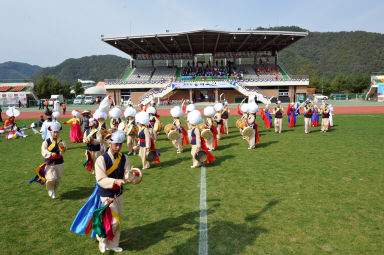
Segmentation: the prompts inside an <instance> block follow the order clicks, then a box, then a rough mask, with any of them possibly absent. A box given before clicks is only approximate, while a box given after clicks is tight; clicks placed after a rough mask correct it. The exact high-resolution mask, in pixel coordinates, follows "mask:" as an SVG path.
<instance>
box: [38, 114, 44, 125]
mask: <svg viewBox="0 0 384 255" xmlns="http://www.w3.org/2000/svg"><path fill="white" fill-rule="evenodd" d="M44 121H45V119H44V116H43V115H40V120H39V127H42V126H43V123H44Z"/></svg>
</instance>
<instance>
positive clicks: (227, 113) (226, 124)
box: [221, 101, 229, 135]
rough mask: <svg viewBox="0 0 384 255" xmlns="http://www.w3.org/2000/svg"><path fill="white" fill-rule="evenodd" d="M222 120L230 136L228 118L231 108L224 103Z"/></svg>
mask: <svg viewBox="0 0 384 255" xmlns="http://www.w3.org/2000/svg"><path fill="white" fill-rule="evenodd" d="M221 118H222V119H223V125H224V129H225V132H226V134H227V135H228V130H229V129H228V118H229V108H228V102H227V101H224V109H223V111H222V112H221Z"/></svg>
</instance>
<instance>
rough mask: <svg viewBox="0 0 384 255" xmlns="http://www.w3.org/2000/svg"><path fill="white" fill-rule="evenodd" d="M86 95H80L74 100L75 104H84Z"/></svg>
mask: <svg viewBox="0 0 384 255" xmlns="http://www.w3.org/2000/svg"><path fill="white" fill-rule="evenodd" d="M84 99H85V96H84V95H78V96H77V97H76V98H75V100H74V101H73V104H83V103H84Z"/></svg>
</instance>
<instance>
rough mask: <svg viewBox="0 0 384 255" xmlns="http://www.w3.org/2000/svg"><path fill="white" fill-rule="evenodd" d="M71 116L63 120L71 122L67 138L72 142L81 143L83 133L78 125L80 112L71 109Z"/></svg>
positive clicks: (66, 122)
mask: <svg viewBox="0 0 384 255" xmlns="http://www.w3.org/2000/svg"><path fill="white" fill-rule="evenodd" d="M72 116H73V118H72V119H70V120H68V121H65V122H63V124H71V131H70V133H69V138H70V140H71V142H73V143H81V142H82V141H83V133H82V132H81V127H80V112H78V111H76V110H73V111H72Z"/></svg>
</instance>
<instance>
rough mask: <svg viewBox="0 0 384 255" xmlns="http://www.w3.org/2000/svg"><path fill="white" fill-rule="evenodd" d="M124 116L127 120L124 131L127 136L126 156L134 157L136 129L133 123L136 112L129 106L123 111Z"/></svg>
mask: <svg viewBox="0 0 384 255" xmlns="http://www.w3.org/2000/svg"><path fill="white" fill-rule="evenodd" d="M124 116H125V118H127V121H126V124H125V127H124V131H125V133H126V135H127V147H128V155H131V154H132V153H133V155H136V150H135V147H136V145H137V135H138V132H137V131H138V127H137V125H136V122H135V116H136V110H135V109H134V108H133V107H131V106H129V107H127V109H125V111H124Z"/></svg>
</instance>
